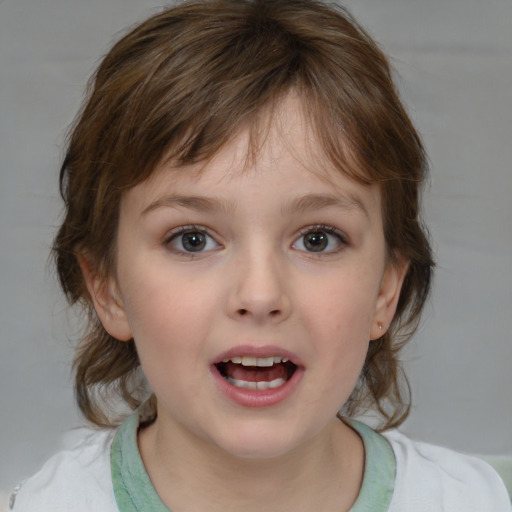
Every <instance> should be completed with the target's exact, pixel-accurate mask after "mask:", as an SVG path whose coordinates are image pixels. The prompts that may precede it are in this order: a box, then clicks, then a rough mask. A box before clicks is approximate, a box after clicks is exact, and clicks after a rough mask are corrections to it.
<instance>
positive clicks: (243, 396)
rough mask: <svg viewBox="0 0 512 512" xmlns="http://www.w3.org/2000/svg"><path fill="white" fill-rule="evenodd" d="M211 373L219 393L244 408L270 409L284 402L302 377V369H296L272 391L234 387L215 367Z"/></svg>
mask: <svg viewBox="0 0 512 512" xmlns="http://www.w3.org/2000/svg"><path fill="white" fill-rule="evenodd" d="M211 373H212V375H213V378H214V379H215V383H216V385H217V387H218V388H219V389H220V391H221V392H222V393H223V394H224V395H225V396H227V397H228V398H229V399H230V400H231V401H233V402H235V403H237V404H238V405H242V406H244V407H270V406H272V405H277V404H279V403H281V402H284V401H285V400H286V399H287V398H288V397H289V396H290V395H292V393H293V392H294V391H295V389H296V388H297V386H298V384H299V382H300V381H301V379H302V376H303V375H304V369H303V368H297V369H296V370H295V372H294V373H293V375H292V376H291V377H290V378H289V379H288V380H287V381H286V382H285V383H284V384H283V385H282V386H279V387H278V388H274V389H262V390H258V389H244V388H239V387H237V386H234V385H233V384H231V383H230V382H228V381H227V380H226V379H225V378H224V377H222V375H221V374H220V373H219V372H218V370H217V368H215V366H214V367H213V368H212V370H211Z"/></svg>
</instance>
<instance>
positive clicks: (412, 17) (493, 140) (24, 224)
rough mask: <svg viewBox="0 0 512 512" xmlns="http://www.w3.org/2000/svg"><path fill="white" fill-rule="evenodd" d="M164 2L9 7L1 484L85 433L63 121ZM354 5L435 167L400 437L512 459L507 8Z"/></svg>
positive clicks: (63, 1) (113, 0)
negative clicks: (126, 33) (63, 267)
mask: <svg viewBox="0 0 512 512" xmlns="http://www.w3.org/2000/svg"><path fill="white" fill-rule="evenodd" d="M159 5H160V2H158V1H156V0H155V1H150V0H89V1H87V2H86V1H81V0H80V1H79V0H4V1H3V2H1V3H0V351H1V353H0V434H1V435H0V490H1V489H6V488H10V487H11V486H12V485H13V484H14V483H15V482H16V481H18V480H19V479H20V478H22V477H24V476H26V475H27V474H30V473H32V472H34V471H35V470H36V469H38V467H39V466H40V464H41V463H42V462H43V461H44V459H46V458H47V457H48V456H49V455H51V454H52V453H53V452H54V451H55V450H56V449H58V448H59V447H60V446H61V444H62V442H63V436H64V432H66V431H67V430H68V429H69V428H70V427H72V426H76V425H81V424H82V420H80V419H79V417H78V416H77V414H76V412H75V409H74V405H73V402H72V392H71V385H70V383H71V378H70V369H69V362H70V358H71V354H72V341H71V340H76V338H77V333H78V328H77V324H76V321H75V320H74V319H73V315H72V314H70V313H69V311H67V310H66V306H65V304H64V301H63V300H62V298H61V297H60V295H59V291H58V289H57V285H56V282H55V277H54V275H53V273H52V271H51V265H49V264H48V260H47V258H48V252H49V246H50V244H51V239H52V236H53V234H54V231H55V227H56V226H57V225H58V219H59V214H60V211H61V203H60V200H59V198H58V195H57V173H58V167H59V161H60V158H61V154H62V148H63V141H64V135H65V128H66V126H67V125H68V124H69V123H70V121H71V120H72V118H73V116H74V113H75V112H76V110H77V108H78V106H79V103H80V100H81V97H82V93H83V88H84V84H85V82H86V80H87V78H88V76H89V75H90V73H91V72H92V71H93V69H94V67H95V65H96V64H97V62H98V59H99V58H100V56H101V55H103V54H104V53H105V52H106V51H107V49H108V47H109V45H110V44H111V42H112V41H114V39H115V38H116V35H115V34H116V33H118V32H119V31H120V30H121V29H123V28H124V27H125V26H127V25H131V24H133V23H134V22H137V21H140V20H142V19H144V18H145V17H147V16H148V15H151V14H152V13H155V12H156V11H157V10H158V6H159ZM346 5H348V6H349V7H350V8H351V9H352V11H353V12H354V14H355V15H356V16H357V17H358V18H359V19H360V21H361V22H362V23H363V24H364V25H365V26H366V27H367V28H368V29H369V30H370V32H372V33H373V35H374V36H375V37H376V38H377V40H379V41H380V42H381V44H382V46H383V47H384V49H385V50H386V51H387V52H389V53H390V54H391V55H392V56H393V62H394V65H395V67H396V68H397V69H398V72H399V74H400V75H401V79H400V87H401V89H402V91H403V96H404V98H405V101H406V102H407V103H408V104H409V105H410V110H411V115H412V117H413V119H414V120H415V121H416V123H417V125H418V127H419V130H420V132H421V133H422V135H423V137H424V140H425V143H426V145H427V148H428V151H429V154H430V159H431V167H432V181H431V185H430V187H429V190H427V196H426V199H425V209H426V218H427V221H428V223H429V225H430V229H431V232H432V236H433V239H434V247H435V250H436V254H437V260H438V262H439V268H438V272H437V279H436V287H435V293H434V298H433V301H432V305H431V306H430V307H429V309H428V310H427V312H426V315H425V319H424V322H423V326H422V329H421V331H420V332H419V333H418V335H417V337H416V338H415V340H414V341H413V342H411V345H410V347H409V349H408V350H407V352H406V354H405V359H406V361H407V368H408V370H409V375H410V378H411V383H412V388H413V394H414V395H413V396H414V404H415V405H414V408H413V410H412V414H411V417H410V419H409V420H408V421H407V423H406V424H405V426H404V430H405V431H406V432H408V433H409V434H410V435H412V436H414V437H417V438H421V439H424V440H427V441H433V442H436V443H439V444H444V445H448V446H451V447H453V448H456V449H459V450H462V451H468V452H473V453H487V454H500V453H509V454H512V434H511V432H512V428H511V427H512V393H511V388H512V372H511V371H510V365H511V362H512V340H511V336H510V329H511V320H512V318H511V317H512V291H511V290H512V271H511V263H512V256H511V255H512V227H511V219H512V199H511V197H510V196H511V193H512V172H511V165H512V163H511V162H512V137H511V128H510V124H511V121H512V1H511V0H487V1H486V2H482V1H481V0H428V1H425V0H351V1H348V2H346Z"/></svg>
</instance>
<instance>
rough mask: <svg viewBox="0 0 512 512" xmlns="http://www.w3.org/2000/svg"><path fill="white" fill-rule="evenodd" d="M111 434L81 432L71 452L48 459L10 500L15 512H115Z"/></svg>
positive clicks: (67, 451) (107, 432) (17, 489)
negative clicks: (49, 511)
mask: <svg viewBox="0 0 512 512" xmlns="http://www.w3.org/2000/svg"><path fill="white" fill-rule="evenodd" d="M113 435H114V432H112V431H100V432H92V431H90V430H89V431H87V432H84V433H83V435H81V436H80V440H79V441H78V442H76V444H75V446H74V447H73V448H72V449H69V450H65V451H61V452H59V453H57V454H56V455H54V456H53V457H52V458H51V459H49V460H48V461H47V462H46V464H45V465H44V466H43V468H42V469H41V470H40V471H39V472H38V473H36V474H35V475H34V476H33V477H31V478H29V479H28V480H26V481H25V482H24V483H23V484H21V485H19V486H17V488H16V489H15V491H14V493H13V495H12V496H11V500H10V505H11V508H10V510H13V511H14V512H17V511H20V512H36V511H37V512H41V511H45V510H51V511H52V512H64V511H65V512H82V511H83V512H90V511H91V510H101V511H102V512H108V511H110V510H112V511H117V506H116V504H115V498H114V493H113V489H112V478H111V475H110V446H111V444H112V438H113Z"/></svg>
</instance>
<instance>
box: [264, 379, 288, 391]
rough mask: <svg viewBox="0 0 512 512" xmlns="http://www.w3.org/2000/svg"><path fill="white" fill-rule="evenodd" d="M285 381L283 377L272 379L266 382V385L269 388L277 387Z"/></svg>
mask: <svg viewBox="0 0 512 512" xmlns="http://www.w3.org/2000/svg"><path fill="white" fill-rule="evenodd" d="M285 382H286V381H285V380H284V379H274V380H271V381H270V382H269V383H268V387H269V389H274V388H278V387H279V386H282V385H283V384H284V383H285Z"/></svg>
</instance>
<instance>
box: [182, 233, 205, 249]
mask: <svg viewBox="0 0 512 512" xmlns="http://www.w3.org/2000/svg"><path fill="white" fill-rule="evenodd" d="M181 240H182V242H183V247H184V248H185V249H186V250H187V251H191V252H197V251H201V250H202V249H204V247H205V245H206V236H205V235H204V233H199V232H193V233H185V234H184V235H183V236H182V238H181Z"/></svg>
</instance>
